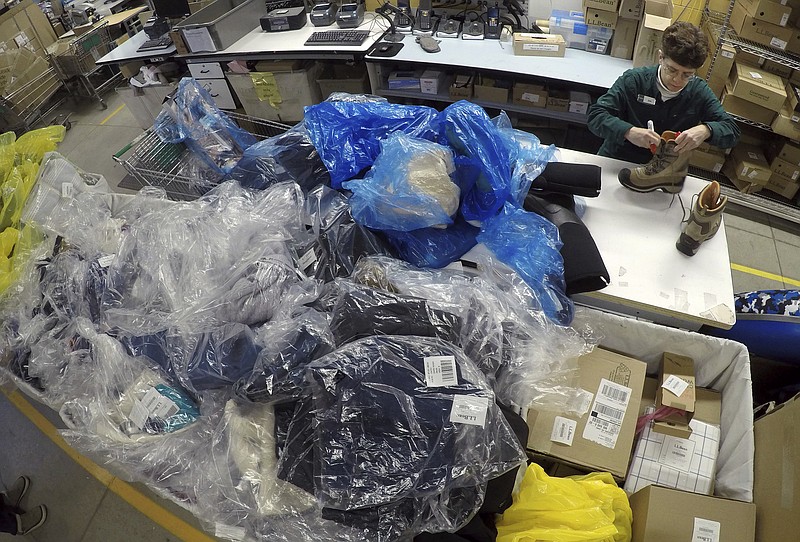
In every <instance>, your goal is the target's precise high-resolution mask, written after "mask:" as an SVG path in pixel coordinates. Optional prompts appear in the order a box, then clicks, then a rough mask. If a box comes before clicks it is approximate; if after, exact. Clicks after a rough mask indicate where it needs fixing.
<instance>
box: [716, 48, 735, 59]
mask: <svg viewBox="0 0 800 542" xmlns="http://www.w3.org/2000/svg"><path fill="white" fill-rule="evenodd" d="M720 54H721V55H722V56H724V57H725V58H735V57H736V54H735V53H732V52H731V51H724V50H723V51H720Z"/></svg>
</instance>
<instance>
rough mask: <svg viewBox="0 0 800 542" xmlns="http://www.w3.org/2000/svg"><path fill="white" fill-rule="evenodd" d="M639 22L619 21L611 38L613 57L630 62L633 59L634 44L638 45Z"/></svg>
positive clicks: (633, 20) (631, 20)
mask: <svg viewBox="0 0 800 542" xmlns="http://www.w3.org/2000/svg"><path fill="white" fill-rule="evenodd" d="M638 29H639V21H637V20H635V19H618V20H617V27H616V28H615V29H614V37H613V38H611V56H613V57H614V58H622V59H624V60H630V59H631V58H633V44H634V43H636V31H637V30H638Z"/></svg>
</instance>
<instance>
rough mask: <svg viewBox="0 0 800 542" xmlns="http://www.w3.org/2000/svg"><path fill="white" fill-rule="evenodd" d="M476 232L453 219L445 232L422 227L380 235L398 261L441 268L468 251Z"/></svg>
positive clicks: (469, 226)
mask: <svg viewBox="0 0 800 542" xmlns="http://www.w3.org/2000/svg"><path fill="white" fill-rule="evenodd" d="M479 231H480V230H479V229H478V228H477V227H475V226H472V225H471V224H469V223H467V221H465V220H464V219H463V218H460V217H459V218H457V219H456V221H455V223H454V224H453V225H452V226H449V227H447V228H445V229H439V228H425V229H422V230H414V231H410V232H398V231H387V232H384V233H385V235H386V238H387V239H388V240H389V244H391V245H392V247H394V249H395V250H396V251H397V255H398V256H399V257H400V259H402V260H405V261H407V262H408V263H410V264H413V265H416V266H417V267H433V268H440V267H445V266H446V265H449V264H451V263H453V262H454V261H456V260H458V259H459V258H460V257H461V256H463V255H464V254H466V253H467V252H469V251H470V249H471V248H472V247H474V246H475V245H476V243H477V241H476V240H475V237H476V236H477V235H478V232H479Z"/></svg>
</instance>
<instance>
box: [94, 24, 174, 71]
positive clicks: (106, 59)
mask: <svg viewBox="0 0 800 542" xmlns="http://www.w3.org/2000/svg"><path fill="white" fill-rule="evenodd" d="M148 39H149V38H148V36H147V34H146V33H145V31H144V30H141V31H139V32H137V33H136V34H135V35H134V36H133V37H131V38H130V39H128V40H127V41H125V42H124V43H123V44H122V45H120V46H118V47H116V48H114V49H112V50H111V51H109V52H108V54H106V55H104V56H102V57H100V59H99V60H97V62H95V64H97V65H98V66H99V65H102V64H124V63H125V62H131V61H133V60H152V61H161V60H166V59H167V58H168V57H171V56H174V55H175V50H176V49H175V46H174V45H170V46H169V47H166V48H164V49H151V50H149V51H142V52H141V53H140V52H137V51H136V50H137V49H138V48H139V47H140V46H141V45H142V44H143V43H144V42H146V41H147V40H148Z"/></svg>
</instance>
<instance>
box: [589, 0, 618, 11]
mask: <svg viewBox="0 0 800 542" xmlns="http://www.w3.org/2000/svg"><path fill="white" fill-rule="evenodd" d="M618 4H619V0H583V9H587V8H588V9H599V10H601V11H613V12H614V13H616V12H617V7H618Z"/></svg>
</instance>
